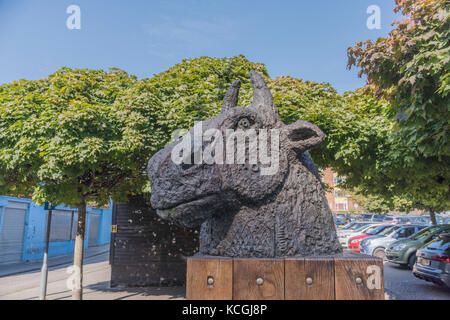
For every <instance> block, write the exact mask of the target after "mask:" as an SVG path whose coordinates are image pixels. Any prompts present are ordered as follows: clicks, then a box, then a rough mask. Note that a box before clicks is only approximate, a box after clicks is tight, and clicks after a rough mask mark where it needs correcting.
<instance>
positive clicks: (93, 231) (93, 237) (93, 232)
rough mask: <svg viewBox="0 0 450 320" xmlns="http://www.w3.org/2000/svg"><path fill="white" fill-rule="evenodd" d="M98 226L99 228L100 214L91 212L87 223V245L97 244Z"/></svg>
mask: <svg viewBox="0 0 450 320" xmlns="http://www.w3.org/2000/svg"><path fill="white" fill-rule="evenodd" d="M99 228H100V215H99V214H91V218H90V223H89V239H88V247H94V246H96V245H97V244H98V233H99Z"/></svg>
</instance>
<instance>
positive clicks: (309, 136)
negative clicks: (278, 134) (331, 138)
mask: <svg viewBox="0 0 450 320" xmlns="http://www.w3.org/2000/svg"><path fill="white" fill-rule="evenodd" d="M286 133H287V138H288V141H289V144H290V146H291V148H292V149H295V150H296V151H300V152H304V151H306V150H310V149H313V148H315V147H317V146H318V145H319V144H320V143H321V142H322V140H323V138H325V134H324V133H323V132H322V130H320V129H319V127H318V126H316V125H314V124H312V123H309V122H306V121H297V122H294V123H291V124H290V125H287V126H286Z"/></svg>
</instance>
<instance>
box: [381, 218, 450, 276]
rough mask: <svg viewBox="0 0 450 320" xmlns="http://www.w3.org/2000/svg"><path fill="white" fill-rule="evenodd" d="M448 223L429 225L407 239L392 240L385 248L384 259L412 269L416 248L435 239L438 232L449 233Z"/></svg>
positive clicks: (449, 225) (449, 226)
mask: <svg viewBox="0 0 450 320" xmlns="http://www.w3.org/2000/svg"><path fill="white" fill-rule="evenodd" d="M449 232H450V224H443V225H437V226H431V227H427V228H424V229H422V230H420V231H419V232H417V233H415V234H413V235H412V236H410V237H409V238H408V239H403V240H397V241H395V242H393V243H392V244H391V245H390V246H389V247H388V248H387V249H386V250H385V252H386V259H387V261H389V262H392V263H396V264H399V265H403V266H408V268H410V269H412V268H413V266H414V263H416V252H417V250H418V249H419V248H420V247H422V246H424V245H425V244H427V243H428V242H430V241H432V240H434V239H436V238H437V237H438V236H439V235H440V234H443V233H449Z"/></svg>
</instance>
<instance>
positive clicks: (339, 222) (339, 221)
mask: <svg viewBox="0 0 450 320" xmlns="http://www.w3.org/2000/svg"><path fill="white" fill-rule="evenodd" d="M334 225H335V226H336V228H342V227H343V226H345V221H344V220H342V219H339V218H334Z"/></svg>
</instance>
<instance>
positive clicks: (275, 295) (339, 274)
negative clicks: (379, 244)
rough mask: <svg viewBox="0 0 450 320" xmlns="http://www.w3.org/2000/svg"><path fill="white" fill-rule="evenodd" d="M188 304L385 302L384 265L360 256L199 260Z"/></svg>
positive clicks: (192, 270) (190, 276)
mask: <svg viewBox="0 0 450 320" xmlns="http://www.w3.org/2000/svg"><path fill="white" fill-rule="evenodd" d="M186 298H187V299H189V300H264V299H270V300H384V280H383V262H382V260H381V259H379V258H375V257H371V256H367V255H361V254H357V255H356V254H341V255H336V256H330V257H298V258H296V257H289V258H285V259H283V258H279V259H269V258H268V259H256V258H255V259H253V258H245V259H244V258H226V257H211V256H194V257H191V258H188V260H187V277H186Z"/></svg>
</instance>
